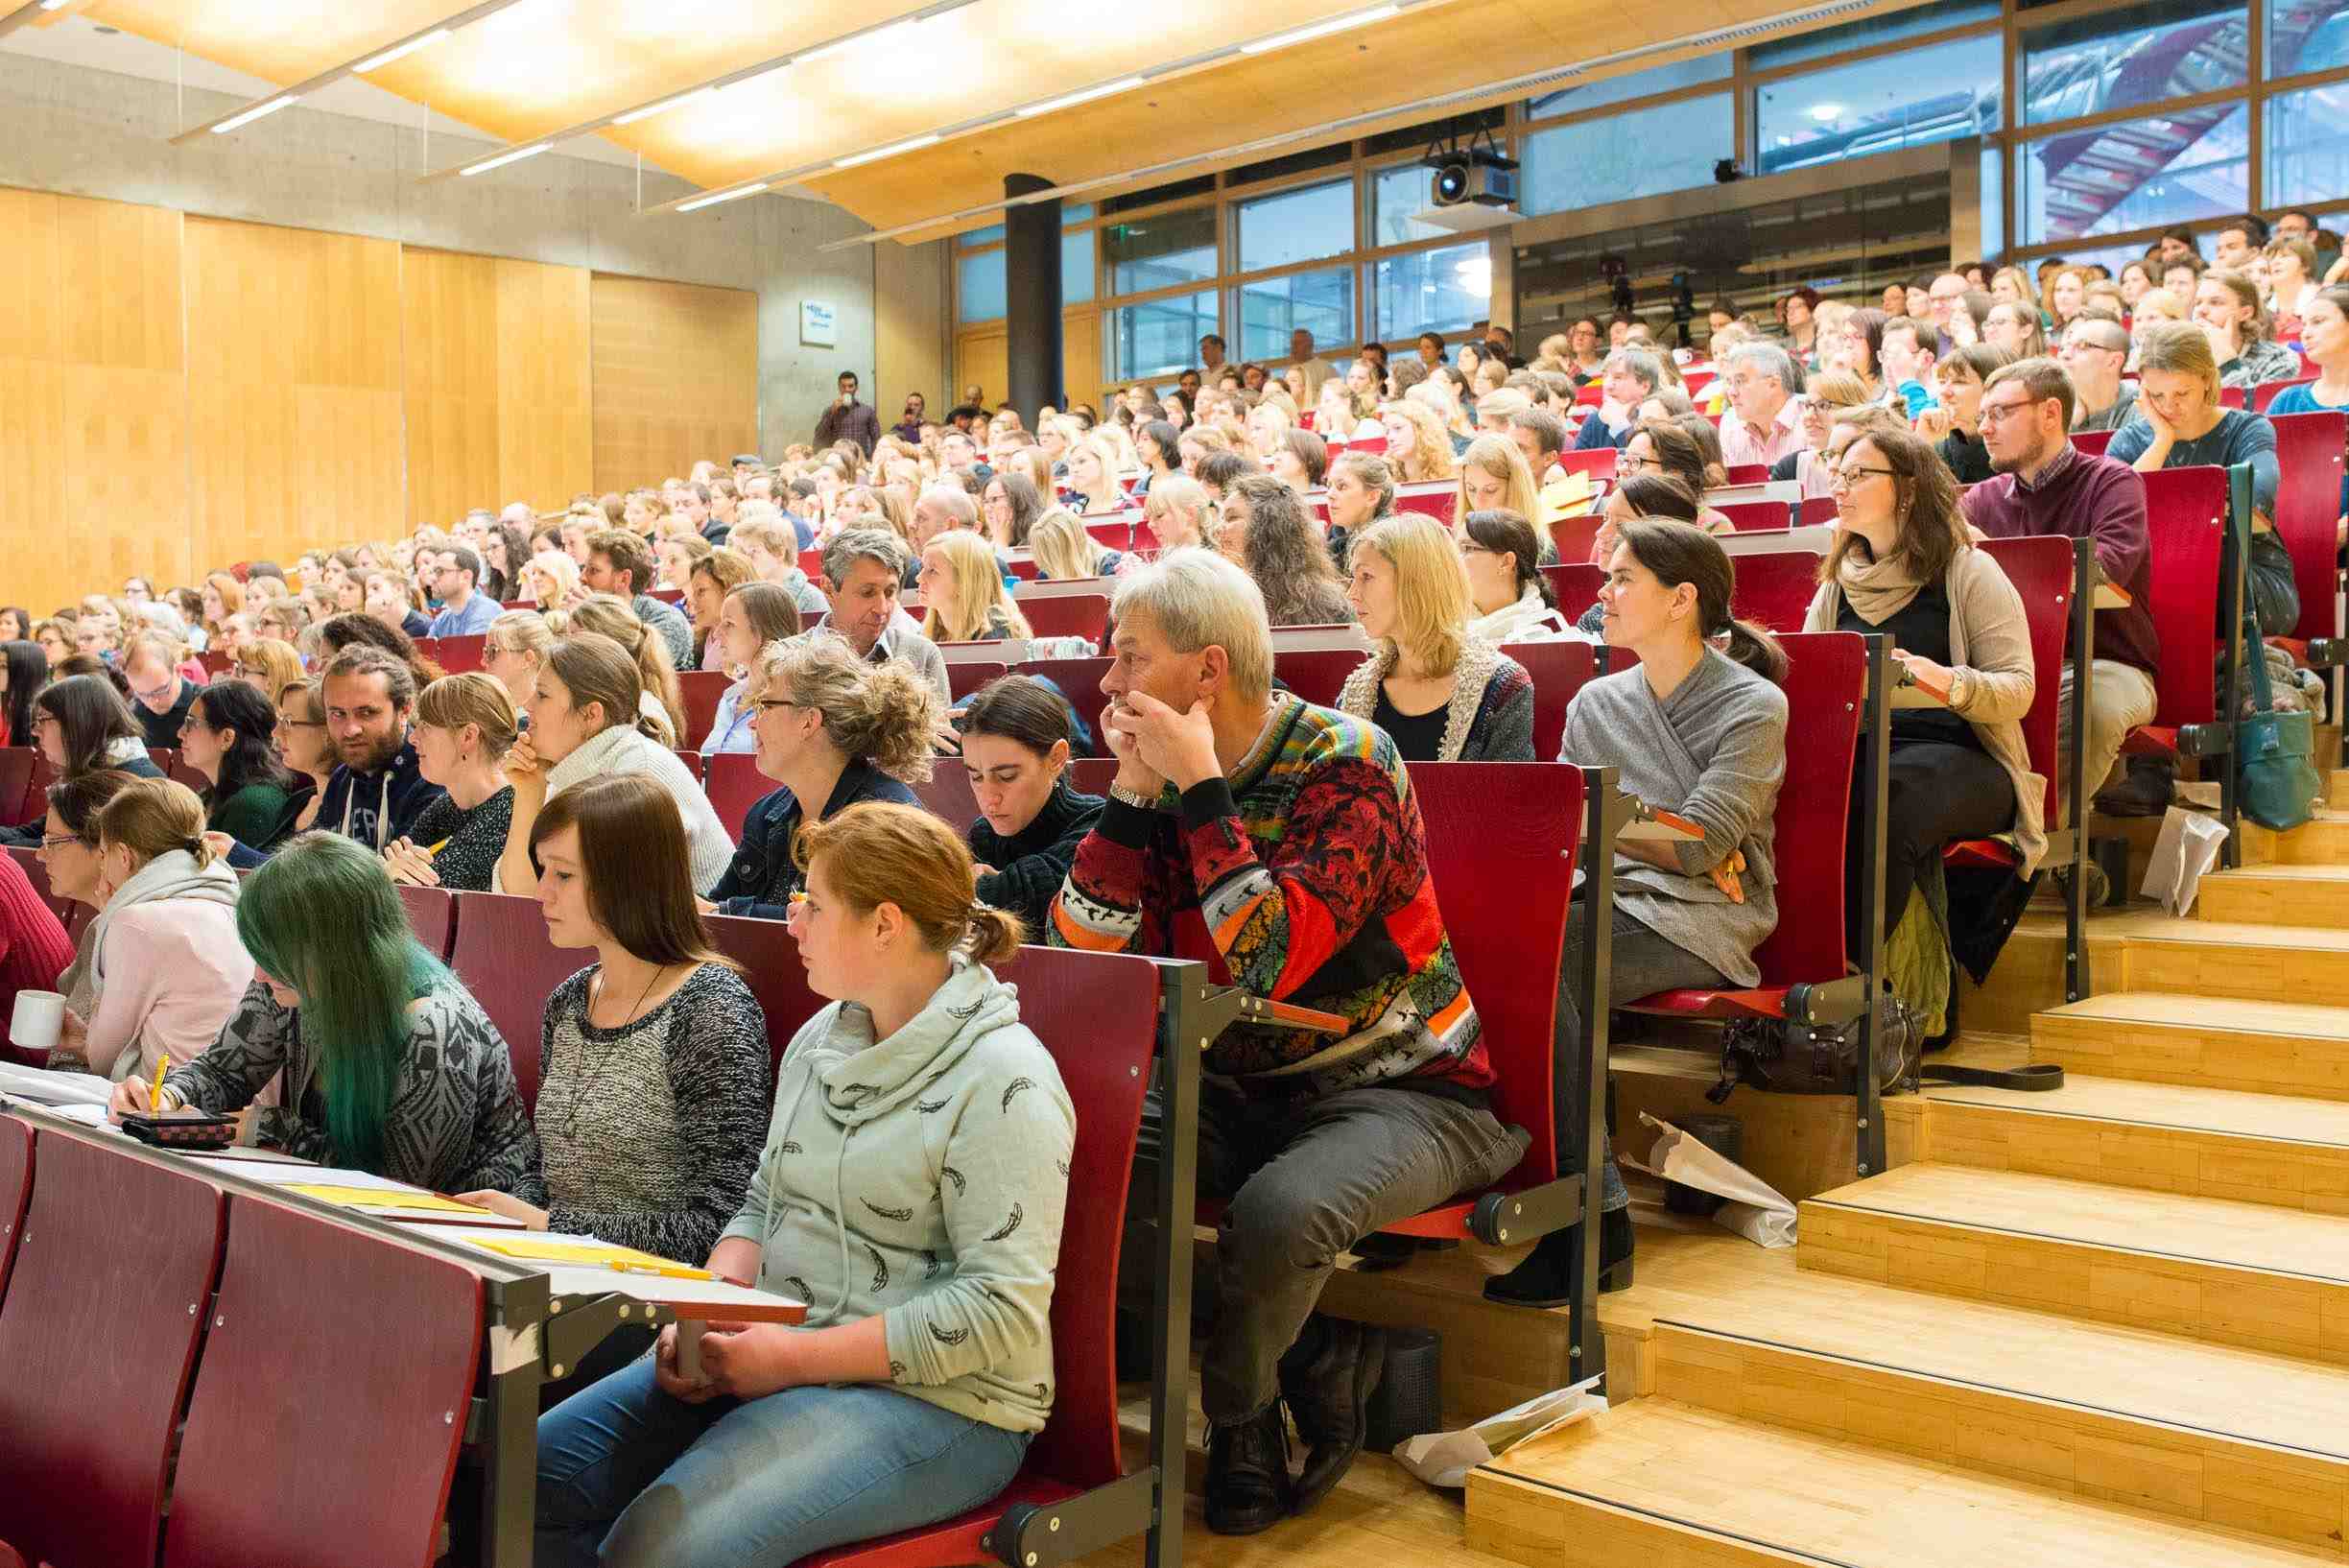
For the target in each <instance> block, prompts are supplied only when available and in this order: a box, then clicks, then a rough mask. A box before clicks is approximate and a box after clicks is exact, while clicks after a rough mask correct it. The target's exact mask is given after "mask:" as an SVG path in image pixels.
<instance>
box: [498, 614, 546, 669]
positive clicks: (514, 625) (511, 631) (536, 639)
mask: <svg viewBox="0 0 2349 1568" xmlns="http://www.w3.org/2000/svg"><path fill="white" fill-rule="evenodd" d="M489 634H490V635H491V636H493V637H495V638H497V640H498V641H499V642H501V643H505V644H510V645H511V646H512V647H513V648H514V650H515V651H516V652H518V653H528V654H529V655H530V656H531V657H533V658H534V659H536V660H537V661H538V662H539V663H541V664H544V663H545V662H546V657H547V654H548V653H552V652H554V649H555V630H554V627H553V624H552V623H550V622H549V621H548V620H547V618H546V617H545V616H544V615H542V614H540V613H539V612H538V611H536V610H534V609H510V610H507V611H506V612H504V613H503V614H501V615H500V616H498V618H497V619H496V620H494V621H491V622H490V623H489Z"/></svg>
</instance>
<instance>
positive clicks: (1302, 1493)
mask: <svg viewBox="0 0 2349 1568" xmlns="http://www.w3.org/2000/svg"><path fill="white" fill-rule="evenodd" d="M1115 619H1116V624H1117V635H1116V637H1115V639H1114V642H1113V648H1114V651H1115V653H1116V657H1115V659H1114V660H1113V661H1112V663H1111V664H1110V667H1109V672H1108V674H1107V675H1106V676H1104V677H1103V679H1102V690H1103V693H1104V694H1106V695H1107V696H1108V698H1109V706H1108V707H1107V708H1106V709H1105V710H1104V711H1103V715H1102V727H1103V735H1104V737H1105V738H1106V739H1107V741H1108V744H1109V748H1110V750H1111V752H1112V753H1114V754H1115V756H1116V758H1117V763H1118V772H1117V776H1116V779H1115V781H1114V782H1113V783H1112V784H1111V786H1110V789H1109V800H1108V802H1107V804H1106V805H1105V806H1104V807H1103V810H1102V815H1101V817H1100V818H1099V820H1097V821H1096V823H1095V825H1094V827H1093V830H1092V831H1091V832H1090V833H1088V834H1087V835H1086V836H1085V838H1084V840H1083V842H1082V843H1080V844H1079V845H1078V849H1077V856H1076V860H1075V862H1074V864H1072V866H1071V867H1070V868H1069V873H1068V877H1067V880H1066V881H1065V882H1064V883H1063V884H1062V885H1061V889H1060V892H1059V895H1058V897H1057V898H1056V899H1055V900H1054V903H1053V909H1052V915H1051V922H1050V923H1051V930H1050V933H1049V938H1050V940H1051V941H1052V942H1053V944H1054V945H1056V946H1062V947H1075V948H1080V949H1086V950H1091V951H1096V952H1125V953H1142V954H1147V955H1151V956H1153V957H1161V958H1175V957H1181V958H1189V959H1208V960H1210V961H1211V962H1220V963H1221V964H1222V965H1223V966H1224V968H1225V969H1227V970H1228V972H1229V974H1230V976H1231V979H1232V980H1233V981H1234V982H1235V983H1236V984H1237V985H1239V986H1241V987H1243V988H1244V989H1246V990H1248V991H1251V992H1253V993H1254V994H1256V995H1258V996H1265V997H1271V998H1274V999H1276V1000H1280V1001H1287V1002H1294V1003H1299V1004H1302V1005H1305V1006H1309V1007H1313V1008H1317V1009H1320V1010H1324V1011H1328V1012H1334V1013H1338V1014H1341V1016H1343V1017H1344V1018H1345V1020H1346V1029H1345V1032H1344V1033H1343V1034H1342V1035H1341V1036H1340V1037H1338V1038H1336V1039H1332V1038H1331V1037H1330V1036H1328V1035H1326V1034H1316V1033H1305V1032H1303V1031H1298V1030H1293V1029H1288V1028H1282V1027H1279V1026H1275V1025H1268V1024H1261V1023H1249V1022H1244V1023H1237V1024H1234V1025H1232V1026H1231V1027H1230V1028H1228V1029H1226V1030H1225V1031H1224V1032H1223V1033H1222V1034H1221V1035H1220V1036H1218V1037H1217V1038H1216V1039H1215V1040H1214V1041H1213V1042H1212V1043H1211V1044H1209V1045H1208V1047H1207V1051H1206V1067H1207V1070H1208V1072H1209V1073H1210V1074H1212V1075H1214V1077H1215V1080H1216V1085H1215V1087H1213V1088H1211V1089H1210V1090H1208V1091H1207V1092H1206V1093H1205V1094H1204V1095H1203V1096H1202V1103H1201V1105H1200V1107H1199V1128H1198V1179H1199V1190H1200V1191H1201V1192H1202V1193H1204V1194H1207V1195H1209V1196H1211V1197H1216V1198H1222V1199H1227V1200H1229V1203H1228V1206H1227V1208H1226V1209H1225V1212H1224V1218H1223V1221H1222V1228H1221V1234H1220V1238H1219V1245H1218V1247H1217V1249H1216V1272H1217V1276H1218V1277H1217V1284H1216V1290H1217V1295H1218V1297H1219V1300H1220V1305H1221V1311H1220V1312H1219V1314H1218V1316H1217V1323H1216V1329H1215V1334H1214V1337H1213V1338H1212V1339H1211V1340H1210V1341H1209V1342H1208V1343H1207V1345H1206V1347H1205V1350H1204V1352H1203V1355H1202V1357H1201V1368H1200V1397H1201V1400H1202V1402H1203V1404H1204V1405H1205V1408H1206V1413H1207V1418H1208V1420H1209V1422H1210V1423H1211V1426H1210V1431H1209V1437H1208V1443H1207V1477H1206V1506H1207V1526H1208V1528H1209V1529H1210V1530H1214V1531H1218V1532H1223V1533H1228V1534H1240V1533H1248V1532H1255V1531H1260V1530H1263V1529H1265V1528H1267V1527H1268V1526H1269V1525H1271V1524H1272V1523H1274V1522H1275V1521H1277V1520H1278V1519H1280V1518H1282V1517H1284V1516H1286V1515H1287V1514H1288V1513H1290V1512H1291V1511H1300V1512H1301V1511H1303V1510H1304V1509H1308V1508H1310V1507H1312V1506H1313V1504H1314V1503H1316V1502H1317V1501H1318V1500H1319V1499H1320V1498H1321V1497H1322V1496H1324V1495H1325V1494H1326V1493H1327V1492H1328V1491H1329V1489H1330V1488H1331V1487H1332V1486H1334V1485H1337V1482H1338V1479H1339V1478H1340V1477H1341V1475H1343V1474H1344V1473H1345V1470H1346V1467H1347V1465H1349V1464H1350V1463H1351V1462H1352V1461H1353V1459H1354V1456H1355V1454H1356V1453H1357V1452H1359V1451H1360V1449H1361V1446H1362V1441H1363V1427H1364V1409H1365V1407H1366V1404H1367V1401H1368V1398H1369V1394H1370V1391H1371V1390H1372V1389H1374V1388H1375V1387H1376V1385H1377V1383H1378V1378H1379V1372H1380V1368H1381V1367H1382V1366H1384V1361H1385V1355H1386V1340H1385V1336H1384V1334H1383V1332H1382V1331H1381V1330H1379V1329H1376V1328H1369V1327H1365V1326H1364V1325H1363V1324H1360V1323H1355V1322H1348V1321H1343V1320H1340V1319H1331V1318H1326V1317H1323V1316H1322V1315H1321V1314H1319V1313H1318V1312H1317V1311H1316V1308H1317V1305H1318V1303H1319V1300H1320V1296H1321V1289H1322V1286H1323V1285H1324V1284H1325V1283H1326V1282H1327V1281H1328V1279H1329V1276H1330V1273H1331V1271H1332V1270H1333V1268H1334V1267H1335V1265H1336V1260H1337V1255H1338V1254H1339V1253H1340V1252H1341V1251H1343V1250H1345V1249H1346V1248H1347V1247H1351V1246H1352V1245H1353V1244H1354V1243H1355V1241H1356V1240H1357V1239H1359V1238H1361V1237H1363V1236H1366V1235H1369V1234H1370V1233H1372V1232H1374V1231H1376V1230H1378V1229H1380V1228H1381V1227H1382V1226H1385V1225H1389V1224H1394V1223H1395V1222H1397V1221H1399V1220H1402V1219H1405V1218H1407V1217H1408V1216H1411V1215H1413V1214H1417V1213H1419V1212H1421V1211H1422V1210H1424V1209H1427V1208H1430V1207H1433V1206H1434V1205H1436V1204H1437V1203H1441V1202H1443V1201H1445V1200H1448V1199H1450V1198H1452V1197H1453V1196H1455V1195H1456V1194H1458V1193H1460V1192H1463V1191H1469V1190H1475V1189H1481V1188H1483V1187H1484V1186H1486V1185H1489V1184H1490V1183H1491V1182H1492V1181H1494V1180H1496V1179H1498V1178H1499V1177H1500V1176H1504V1175H1506V1174H1507V1172H1508V1171H1509V1170H1510V1169H1511V1168H1512V1167H1514V1166H1515V1164H1516V1163H1517V1160H1518V1158H1519V1157H1520V1155H1521V1154H1522V1153H1523V1152H1524V1150H1525V1146H1526V1137H1525V1134H1524V1133H1523V1132H1521V1131H1517V1130H1515V1129H1513V1128H1504V1127H1503V1126H1502V1125H1501V1123H1500V1122H1499V1120H1498V1119H1496V1118H1495V1117H1494V1115H1493V1113H1492V1108H1491V1092H1492V1084H1493V1073H1492V1066H1491V1063H1490V1061H1489V1060H1488V1059H1487V1057H1486V1054H1485V1049H1484V1043H1483V1033H1482V1030H1481V1027H1480V1025H1479V1023H1478V1019H1477V1013H1476V1009H1475V1008H1474V1007H1473V1006H1472V1005H1471V1003H1470V1001H1469V998H1468V995H1467V992H1466V990H1465V989H1464V988H1463V986H1462V985H1461V983H1460V976H1459V965H1458V964H1457V962H1455V961H1454V959H1453V954H1452V946H1451V942H1450V940H1449V939H1448V938H1446V936H1445V934H1444V929H1443V920H1442V916H1441V915H1440V914H1439V913H1438V912H1437V910H1436V899H1435V891H1434V888H1433V886H1432V884H1431V883H1430V881H1429V873H1428V865H1427V845H1426V832H1425V829H1424V827H1423V826H1422V824H1421V822H1420V820H1419V808H1418V806H1417V804H1416V803H1415V801H1414V799H1413V797H1412V794H1411V790H1410V786H1409V785H1408V784H1407V783H1406V782H1405V778H1404V771H1403V762H1402V759H1401V757H1400V756H1398V755H1397V754H1396V751H1395V748H1394V743H1393V742H1392V741H1391V740H1389V739H1388V736H1387V734H1386V732H1385V731H1383V730H1381V729H1378V728H1377V727H1375V726H1373V725H1370V724H1369V723H1368V722H1366V721H1364V720H1359V719H1355V718H1351V717H1349V716H1347V715H1345V714H1342V713H1340V712H1337V711H1336V710H1334V709H1331V708H1324V707H1316V706H1313V705H1311V704H1309V703H1307V702H1305V701H1302V700H1300V699H1299V698H1297V697H1296V696H1295V695H1294V694H1293V693H1290V692H1285V691H1284V692H1274V691H1273V690H1272V688H1271V678H1272V638H1271V633H1270V631H1269V629H1268V627H1267V624H1266V617H1265V606H1264V597H1263V595H1262V594H1261V593H1260V592H1259V591H1258V590H1257V587H1256V584H1255V583H1254V582H1253V581H1251V580H1250V579H1249V577H1248V576H1247V574H1246V572H1244V571H1242V570H1241V569H1240V568H1239V567H1238V566H1235V565H1233V564H1232V563H1231V562H1230V561H1228V560H1225V559H1224V558H1222V557H1221V556H1218V555H1216V554H1214V553H1212V552H1210V551H1207V550H1202V549H1185V550H1175V551H1170V552H1169V553H1168V554H1167V555H1166V556H1164V557H1163V558H1160V559H1159V560H1158V561H1156V562H1154V563H1152V564H1151V565H1147V566H1145V567H1143V568H1142V569H1141V570H1139V571H1138V572H1135V573H1133V574H1132V575H1130V576H1128V577H1127V578H1125V579H1123V580H1121V582H1120V584H1119V587H1118V592H1117V613H1116V617H1115ZM1145 1136H1146V1138H1147V1137H1148V1136H1149V1134H1148V1133H1146V1134H1145ZM1131 1255H1135V1256H1139V1255H1141V1254H1139V1253H1135V1254H1131ZM1284 1398H1286V1400H1287V1403H1288V1408H1289V1412H1290V1414H1291V1415H1292V1416H1293V1418H1294V1419H1295V1421H1296V1426H1297V1431H1298V1434H1299V1436H1300V1437H1302V1438H1303V1439H1304V1441H1305V1442H1306V1443H1308V1444H1309V1445H1310V1447H1311V1453H1310V1454H1309V1456H1308V1458H1307V1460H1306V1461H1305V1466H1304V1471H1303V1473H1302V1474H1301V1475H1300V1476H1299V1477H1298V1478H1297V1480H1296V1481H1295V1483H1294V1484H1293V1485H1292V1483H1291V1481H1290V1477H1289V1469H1288V1461H1287V1446H1288V1445H1287V1437H1286V1436H1285V1428H1284V1426H1283V1423H1282V1419H1281V1407H1282V1401H1283V1399H1284Z"/></svg>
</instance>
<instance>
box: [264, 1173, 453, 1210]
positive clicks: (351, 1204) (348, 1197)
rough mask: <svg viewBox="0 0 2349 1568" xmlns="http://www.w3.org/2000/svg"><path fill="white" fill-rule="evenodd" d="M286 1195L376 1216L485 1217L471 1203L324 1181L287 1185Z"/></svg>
mask: <svg viewBox="0 0 2349 1568" xmlns="http://www.w3.org/2000/svg"><path fill="white" fill-rule="evenodd" d="M285 1189H286V1191H288V1192H293V1193H300V1194H301V1195H302V1196H303V1197H304V1198H315V1199H317V1200H319V1201H320V1202H321V1203H333V1204H336V1205H338V1206H340V1207H343V1208H353V1209H365V1210H367V1211H368V1213H370V1214H372V1213H376V1212H378V1211H381V1210H384V1209H400V1210H403V1211H412V1212H415V1213H418V1214H487V1213H488V1212H489V1211H488V1210H487V1209H484V1208H476V1207H474V1206H473V1205H472V1204H471V1203H460V1202H458V1201H457V1200H455V1199H454V1198H443V1197H441V1196H440V1195H439V1193H428V1192H421V1191H406V1192H401V1191H386V1190H384V1189H383V1188H381V1187H344V1186H338V1185H336V1184H334V1183H332V1182H326V1181H289V1182H287V1183H285Z"/></svg>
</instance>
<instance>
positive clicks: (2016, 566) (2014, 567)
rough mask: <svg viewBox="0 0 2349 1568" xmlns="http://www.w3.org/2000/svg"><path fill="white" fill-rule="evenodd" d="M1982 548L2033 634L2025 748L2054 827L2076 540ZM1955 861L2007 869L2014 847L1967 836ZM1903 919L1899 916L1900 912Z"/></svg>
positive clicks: (1953, 849) (2045, 538) (1950, 853)
mask: <svg viewBox="0 0 2349 1568" xmlns="http://www.w3.org/2000/svg"><path fill="white" fill-rule="evenodd" d="M1981 548H1982V549H1983V550H1985V551H1987V552H1989V555H1990V558H1992V559H1993V560H1995V561H1997V562H1998V563H1999V567H2000V569H2001V570H2003V571H2004V572H2005V574H2006V580H2007V581H2008V582H2012V583H2013V584H2014V585H2015V592H2016V593H2017V594H2019V595H2021V596H2022V600H2023V618H2024V622H2025V625H2026V628H2027V630H2028V631H2029V637H2030V653H2031V674H2032V686H2031V705H2030V711H2029V712H2028V713H2026V714H2024V716H2023V747H2024V749H2025V750H2026V751H2028V752H2029V754H2030V765H2031V771H2032V772H2036V773H2038V774H2039V775H2040V776H2041V777H2043V778H2045V779H2046V780H2047V799H2046V801H2045V802H2044V806H2045V810H2046V821H2047V828H2048V831H2049V832H2050V833H2051V834H2052V833H2054V832H2056V831H2057V827H2056V824H2057V823H2058V822H2059V821H2061V820H2062V819H2061V817H2060V816H2059V815H2058V814H2057V812H2056V809H2055V788H2056V777H2057V774H2058V772H2059V771H2060V763H2059V759H2058V758H2057V756H2056V745H2057V742H2056V730H2055V713H2056V703H2057V701H2059V699H2060V696H2061V692H2062V686H2061V681H2062V677H2063V667H2064V642H2065V633H2066V632H2067V631H2068V630H2070V629H2071V625H2072V609H2073V605H2072V595H2073V591H2074V589H2075V587H2076V582H2075V568H2076V562H2075V559H2074V556H2073V541H2072V540H2071V539H2070V538H2069V537H2067V536H2064V535H2054V534H2033V535H2023V536H2021V537H2018V538H2011V539H1985V540H1983V541H1982V544H1981ZM1942 859H1943V860H1944V861H1945V862H1946V863H1947V864H1949V865H1952V866H1959V867H2010V866H2012V865H2014V864H2015V857H2014V851H2013V850H2011V849H2009V848H2007V847H2006V845H2005V843H2001V842H2000V841H1999V840H1996V839H1967V840H1962V841H1959V842H1958V843H1952V844H1950V845H1949V847H1948V848H1947V849H1945V850H1943V851H1942ZM1895 918H1897V916H1895Z"/></svg>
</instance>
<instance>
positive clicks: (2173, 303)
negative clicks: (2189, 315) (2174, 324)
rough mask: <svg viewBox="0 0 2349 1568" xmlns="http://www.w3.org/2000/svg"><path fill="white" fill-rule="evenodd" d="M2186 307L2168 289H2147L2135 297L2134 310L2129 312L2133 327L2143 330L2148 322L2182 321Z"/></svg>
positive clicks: (2184, 318)
mask: <svg viewBox="0 0 2349 1568" xmlns="http://www.w3.org/2000/svg"><path fill="white" fill-rule="evenodd" d="M2184 320H2186V307H2185V306H2184V305H2183V304H2181V303H2179V301H2178V297H2177V296H2176V295H2174V294H2171V292H2170V291H2169V290H2168V289H2147V290H2146V292H2145V293H2143V294H2141V295H2139V296H2138V297H2137V305H2136V308H2135V309H2133V310H2131V311H2130V312H2129V321H2130V323H2131V324H2132V325H2133V326H2136V327H2139V328H2143V327H2144V326H2145V325H2146V323H2147V321H2184Z"/></svg>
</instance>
